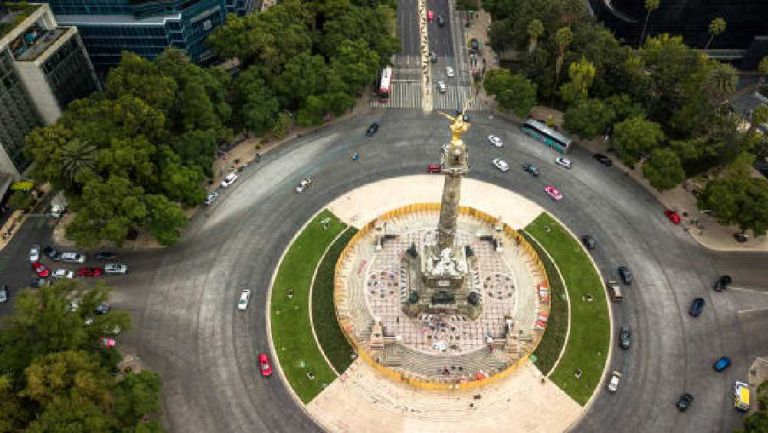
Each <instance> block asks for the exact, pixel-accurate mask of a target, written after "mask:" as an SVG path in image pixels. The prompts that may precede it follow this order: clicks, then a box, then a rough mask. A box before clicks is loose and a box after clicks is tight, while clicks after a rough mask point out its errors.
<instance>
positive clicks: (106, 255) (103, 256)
mask: <svg viewBox="0 0 768 433" xmlns="http://www.w3.org/2000/svg"><path fill="white" fill-rule="evenodd" d="M94 257H96V260H116V259H117V254H115V253H113V252H112V251H99V252H98V253H96V255H95V256H94Z"/></svg>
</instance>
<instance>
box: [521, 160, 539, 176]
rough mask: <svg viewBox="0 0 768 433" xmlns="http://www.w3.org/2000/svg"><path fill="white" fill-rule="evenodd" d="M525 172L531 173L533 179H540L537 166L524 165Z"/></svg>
mask: <svg viewBox="0 0 768 433" xmlns="http://www.w3.org/2000/svg"><path fill="white" fill-rule="evenodd" d="M523 170H524V171H527V172H528V173H530V174H531V176H533V177H539V169H538V168H536V166H535V165H533V164H529V163H525V164H523Z"/></svg>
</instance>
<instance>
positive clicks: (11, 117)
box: [0, 49, 42, 171]
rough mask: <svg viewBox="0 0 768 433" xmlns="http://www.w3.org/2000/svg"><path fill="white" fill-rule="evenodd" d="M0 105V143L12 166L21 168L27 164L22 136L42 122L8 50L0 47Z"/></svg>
mask: <svg viewBox="0 0 768 433" xmlns="http://www.w3.org/2000/svg"><path fill="white" fill-rule="evenodd" d="M0 107H3V109H2V110H0V144H2V146H3V148H4V149H5V153H6V154H7V155H8V158H10V160H11V163H12V164H13V165H14V166H15V167H16V169H17V170H18V171H23V170H24V168H26V167H27V165H29V163H28V161H27V158H26V157H25V156H24V152H23V150H24V137H25V136H26V135H27V133H29V131H31V130H32V129H34V128H35V127H37V126H40V125H42V121H41V119H40V116H38V114H37V110H36V109H35V106H34V105H33V103H32V100H31V99H30V97H29V95H28V94H27V90H26V88H25V87H24V83H23V82H22V81H21V77H19V74H18V72H16V69H15V68H14V67H13V57H12V56H11V52H10V50H8V49H0Z"/></svg>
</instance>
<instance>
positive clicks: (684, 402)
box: [676, 392, 693, 412]
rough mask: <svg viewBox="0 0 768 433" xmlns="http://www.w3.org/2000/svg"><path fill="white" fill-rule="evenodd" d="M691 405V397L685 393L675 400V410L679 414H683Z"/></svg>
mask: <svg viewBox="0 0 768 433" xmlns="http://www.w3.org/2000/svg"><path fill="white" fill-rule="evenodd" d="M691 404H693V396H692V395H691V394H689V393H687V392H686V393H684V394H683V395H681V396H680V398H679V399H677V403H676V406H677V410H679V411H680V412H685V411H686V410H688V408H689V407H691Z"/></svg>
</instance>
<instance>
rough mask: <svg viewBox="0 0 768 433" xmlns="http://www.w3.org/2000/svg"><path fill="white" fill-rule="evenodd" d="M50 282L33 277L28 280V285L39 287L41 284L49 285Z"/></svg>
mask: <svg viewBox="0 0 768 433" xmlns="http://www.w3.org/2000/svg"><path fill="white" fill-rule="evenodd" d="M49 284H50V282H49V281H48V280H46V279H45V278H34V279H32V281H30V282H29V287H33V288H35V289H39V288H41V287H43V286H47V285H49Z"/></svg>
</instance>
